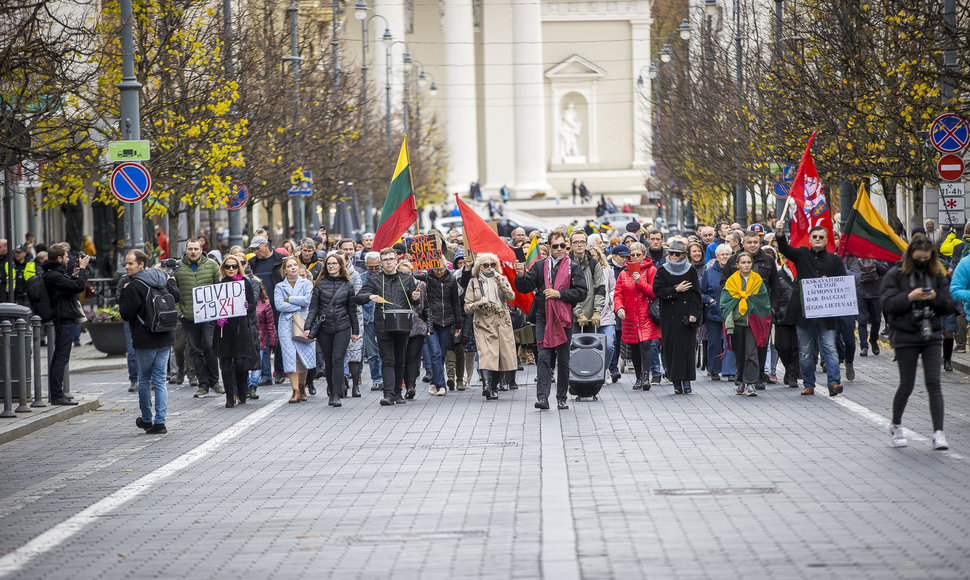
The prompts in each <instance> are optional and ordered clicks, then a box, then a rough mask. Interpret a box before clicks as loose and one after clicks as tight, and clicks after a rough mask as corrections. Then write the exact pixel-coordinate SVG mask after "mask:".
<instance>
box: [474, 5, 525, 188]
mask: <svg viewBox="0 0 970 580" xmlns="http://www.w3.org/2000/svg"><path fill="white" fill-rule="evenodd" d="M481 10H482V13H481V19H482V20H481V24H482V26H481V33H480V36H481V44H482V52H481V59H482V62H481V69H480V70H481V72H480V78H481V85H480V88H481V103H482V126H481V139H480V141H479V147H481V148H482V174H481V185H482V193H483V194H484V195H485V196H486V197H488V196H495V195H497V193H498V191H499V189H500V188H501V187H502V186H503V185H508V186H509V187H510V188H511V187H512V186H513V185H514V184H515V154H516V147H515V141H514V140H513V139H512V138H510V137H511V136H510V135H509V124H510V123H511V122H512V121H513V115H514V113H513V111H514V110H515V107H514V106H513V103H514V102H515V101H514V94H513V91H512V86H513V84H514V83H513V76H512V75H513V73H512V63H513V60H514V59H513V54H512V46H513V44H514V43H513V38H512V11H511V10H509V5H508V3H507V2H503V1H501V0H482V8H481ZM466 187H467V185H466Z"/></svg>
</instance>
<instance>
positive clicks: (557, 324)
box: [542, 256, 573, 348]
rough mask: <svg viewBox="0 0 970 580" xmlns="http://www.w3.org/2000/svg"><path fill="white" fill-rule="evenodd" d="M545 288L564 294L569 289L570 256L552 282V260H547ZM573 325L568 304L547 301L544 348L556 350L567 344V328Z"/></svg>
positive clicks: (564, 258)
mask: <svg viewBox="0 0 970 580" xmlns="http://www.w3.org/2000/svg"><path fill="white" fill-rule="evenodd" d="M543 270H544V271H545V272H544V275H545V282H546V284H545V287H546V288H550V289H552V290H558V291H560V292H562V291H563V290H566V289H567V288H569V270H570V263H569V256H563V258H562V260H560V262H559V270H558V271H557V272H556V280H555V281H553V280H552V258H546V263H545V268H543ZM572 325H573V311H572V309H571V308H570V307H569V305H568V304H566V303H565V302H563V301H562V300H560V299H555V298H550V299H546V327H545V332H544V336H543V337H542V338H543V344H542V346H543V348H555V347H557V346H559V345H560V344H563V343H564V342H566V330H565V329H566V328H571V327H572Z"/></svg>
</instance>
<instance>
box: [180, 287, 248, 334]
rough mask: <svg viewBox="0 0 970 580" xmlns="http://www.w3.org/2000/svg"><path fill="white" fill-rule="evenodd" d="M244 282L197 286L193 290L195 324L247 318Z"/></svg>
mask: <svg viewBox="0 0 970 580" xmlns="http://www.w3.org/2000/svg"><path fill="white" fill-rule="evenodd" d="M244 284H245V282H243V281H242V280H233V281H232V282H222V283H220V284H209V285H207V286H197V287H195V288H193V289H192V312H193V314H194V315H195V322H196V323H197V324H198V323H200V322H208V321H210V320H217V319H219V318H235V317H236V316H246V287H245V286H244Z"/></svg>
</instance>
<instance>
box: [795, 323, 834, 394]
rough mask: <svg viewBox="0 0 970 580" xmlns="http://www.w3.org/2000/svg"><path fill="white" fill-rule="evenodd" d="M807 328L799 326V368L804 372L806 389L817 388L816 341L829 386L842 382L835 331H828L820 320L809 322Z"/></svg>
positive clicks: (803, 380)
mask: <svg viewBox="0 0 970 580" xmlns="http://www.w3.org/2000/svg"><path fill="white" fill-rule="evenodd" d="M806 322H807V324H808V325H807V326H801V325H798V326H797V327H796V329H797V332H798V367H799V369H800V370H801V371H802V382H803V383H805V386H806V387H813V388H814V387H815V355H816V354H817V353H818V351H817V350H816V348H815V341H816V340H818V345H819V347H820V348H821V349H822V360H823V361H825V373H826V374H827V375H828V377H827V378H828V386H830V387H831V386H832V385H838V384H840V383H841V382H842V377H841V376H840V374H839V353H838V351H836V348H835V329H834V328H833V329H828V328H825V326H823V325H822V323H821V322H820V321H819V320H808V321H806Z"/></svg>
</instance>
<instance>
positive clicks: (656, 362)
mask: <svg viewBox="0 0 970 580" xmlns="http://www.w3.org/2000/svg"><path fill="white" fill-rule="evenodd" d="M649 342H650V354H651V356H650V374H651V375H652V376H655V377H659V376H660V375H662V374H663V370H662V369H661V368H660V339H659V338H657V339H654V340H651V341H649Z"/></svg>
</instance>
